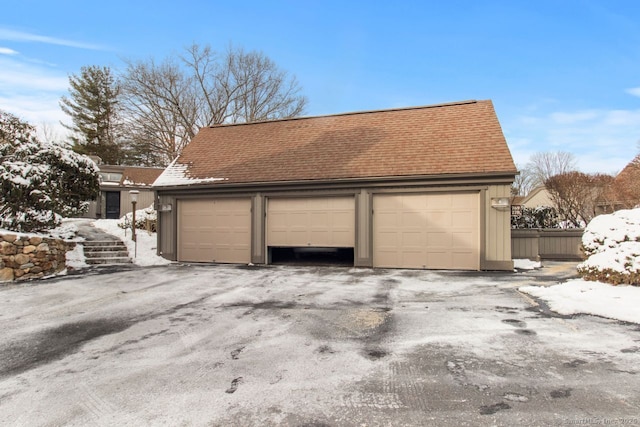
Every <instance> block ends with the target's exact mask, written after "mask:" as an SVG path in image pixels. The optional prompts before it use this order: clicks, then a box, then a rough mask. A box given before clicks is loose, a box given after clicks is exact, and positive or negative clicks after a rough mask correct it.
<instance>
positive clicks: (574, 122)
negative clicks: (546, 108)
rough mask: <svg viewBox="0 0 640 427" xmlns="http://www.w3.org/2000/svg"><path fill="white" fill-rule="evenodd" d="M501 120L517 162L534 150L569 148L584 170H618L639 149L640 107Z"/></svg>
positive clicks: (521, 162)
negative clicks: (636, 108)
mask: <svg viewBox="0 0 640 427" xmlns="http://www.w3.org/2000/svg"><path fill="white" fill-rule="evenodd" d="M502 123H503V127H504V131H505V136H506V138H507V142H508V143H509V148H510V149H511V153H512V155H513V158H514V160H515V162H516V163H518V164H525V163H527V162H528V160H529V158H530V156H531V154H533V153H537V152H541V151H567V152H570V153H572V154H574V155H575V156H576V158H577V159H578V167H579V169H580V170H581V171H583V172H601V173H615V172H617V171H619V170H621V169H622V168H624V166H626V164H627V163H628V162H629V161H630V160H631V159H632V158H633V157H634V156H635V155H636V154H637V153H638V150H639V149H640V146H639V145H638V141H639V140H640V110H605V109H592V110H576V111H555V112H547V113H546V114H542V113H541V114H539V115H531V114H528V115H526V116H520V117H514V118H512V119H510V120H506V121H505V120H503V121H502Z"/></svg>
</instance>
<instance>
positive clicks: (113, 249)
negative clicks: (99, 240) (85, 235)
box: [84, 245, 127, 253]
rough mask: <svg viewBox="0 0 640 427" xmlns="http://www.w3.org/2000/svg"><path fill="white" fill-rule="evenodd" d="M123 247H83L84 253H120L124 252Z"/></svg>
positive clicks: (125, 248)
mask: <svg viewBox="0 0 640 427" xmlns="http://www.w3.org/2000/svg"><path fill="white" fill-rule="evenodd" d="M126 250H127V247H126V246H125V245H117V246H116V245H113V246H86V245H85V246H84V252H85V253H87V252H120V251H126Z"/></svg>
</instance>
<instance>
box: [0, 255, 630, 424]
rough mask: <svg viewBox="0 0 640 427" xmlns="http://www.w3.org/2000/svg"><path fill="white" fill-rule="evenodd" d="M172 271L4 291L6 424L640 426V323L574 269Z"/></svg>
mask: <svg viewBox="0 0 640 427" xmlns="http://www.w3.org/2000/svg"><path fill="white" fill-rule="evenodd" d="M571 272H572V270H571V269H570V268H567V266H566V265H565V264H554V265H551V266H550V267H547V268H545V269H542V270H541V271H535V272H520V273H455V272H429V271H411V270H370V269H349V268H336V267H236V266H184V265H171V266H166V267H154V268H144V269H143V268H133V269H130V270H126V271H119V272H108V273H98V272H96V271H93V272H88V273H86V274H82V275H77V276H70V277H66V278H55V279H50V280H44V281H41V282H33V283H28V284H20V285H12V286H6V287H3V288H0V304H1V307H2V310H1V312H0V324H1V325H2V340H1V342H0V424H1V425H29V426H32V425H51V426H54V425H55V426H57V425H78V426H86V425H198V426H200V425H201V426H218V425H220V426H223V425H224V426H269V425H286V426H379V425H380V426H382V425H384V426H413V425H416V426H418V425H451V426H454V425H455V426H458V425H505V426H507V425H509V426H512V425H536V426H537V425H575V424H581V425H588V424H609V425H623V424H624V425H640V415H639V414H640V375H639V373H640V326H639V325H636V324H625V323H621V322H617V321H612V320H608V319H603V318H597V317H592V316H574V317H571V318H564V317H560V316H555V315H553V313H550V312H549V311H548V310H546V309H545V307H544V306H539V305H536V301H534V300H532V299H531V298H529V297H527V296H526V295H523V294H521V293H519V292H518V291H517V288H518V287H519V286H522V285H525V284H531V283H537V284H540V285H549V284H553V283H555V282H557V281H558V280H559V279H560V278H562V277H566V276H567V275H570V274H571Z"/></svg>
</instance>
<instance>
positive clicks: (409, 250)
mask: <svg viewBox="0 0 640 427" xmlns="http://www.w3.org/2000/svg"><path fill="white" fill-rule="evenodd" d="M479 200H480V198H479V193H475V192H474V193H433V194H403V195H399V194H388V195H387V194H384V195H375V196H374V198H373V264H374V266H375V267H397V268H428V269H455V270H478V269H479V268H480V238H479V236H480V215H479Z"/></svg>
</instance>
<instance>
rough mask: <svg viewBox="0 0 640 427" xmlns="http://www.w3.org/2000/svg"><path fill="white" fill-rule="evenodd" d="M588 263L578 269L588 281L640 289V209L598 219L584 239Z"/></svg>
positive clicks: (602, 216) (584, 249) (585, 262)
mask: <svg viewBox="0 0 640 427" xmlns="http://www.w3.org/2000/svg"><path fill="white" fill-rule="evenodd" d="M582 250H583V252H584V254H585V255H586V256H588V258H587V260H586V261H584V262H583V263H581V264H579V265H578V274H580V276H581V277H582V278H583V279H585V280H598V281H601V282H605V283H611V284H613V285H619V284H629V285H636V286H638V285H640V209H629V210H621V211H617V212H614V213H612V214H609V215H600V216H597V217H595V218H594V219H593V220H592V221H591V222H590V223H589V225H588V226H587V228H586V230H585V232H584V234H583V236H582Z"/></svg>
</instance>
